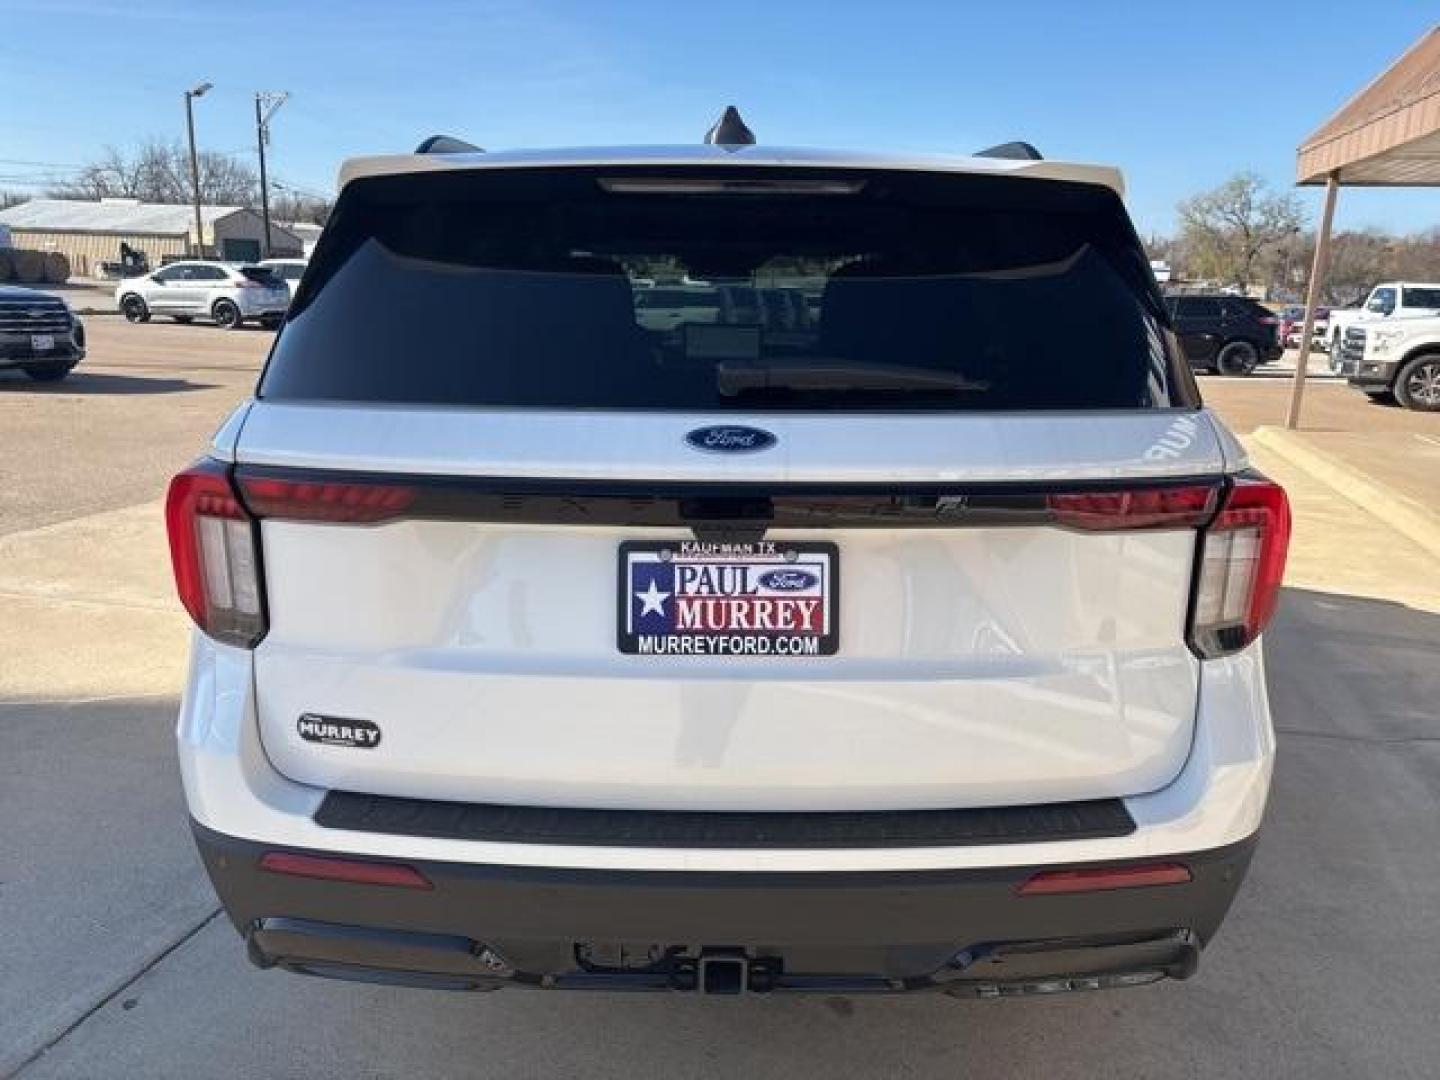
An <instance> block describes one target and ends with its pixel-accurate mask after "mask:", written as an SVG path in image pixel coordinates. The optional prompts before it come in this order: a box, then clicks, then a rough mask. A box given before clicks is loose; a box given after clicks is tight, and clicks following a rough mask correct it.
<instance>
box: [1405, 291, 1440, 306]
mask: <svg viewBox="0 0 1440 1080" xmlns="http://www.w3.org/2000/svg"><path fill="white" fill-rule="evenodd" d="M1404 295H1405V306H1406V307H1413V308H1440V289H1410V288H1407V289H1406V290H1405V294H1404Z"/></svg>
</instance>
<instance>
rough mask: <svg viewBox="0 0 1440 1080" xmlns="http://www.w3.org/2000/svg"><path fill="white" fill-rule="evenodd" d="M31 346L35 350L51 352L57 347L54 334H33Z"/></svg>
mask: <svg viewBox="0 0 1440 1080" xmlns="http://www.w3.org/2000/svg"><path fill="white" fill-rule="evenodd" d="M30 348H31V349H32V350H33V351H35V352H49V351H50V350H51V349H53V348H55V335H54V334H31V335H30Z"/></svg>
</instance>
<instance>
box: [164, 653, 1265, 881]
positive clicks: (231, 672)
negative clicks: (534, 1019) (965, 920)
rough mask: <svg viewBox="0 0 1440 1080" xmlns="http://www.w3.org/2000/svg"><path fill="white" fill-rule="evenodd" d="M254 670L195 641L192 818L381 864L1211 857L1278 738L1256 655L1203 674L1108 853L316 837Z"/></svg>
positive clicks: (304, 791)
mask: <svg viewBox="0 0 1440 1080" xmlns="http://www.w3.org/2000/svg"><path fill="white" fill-rule="evenodd" d="M253 660H254V658H253V656H252V654H251V653H248V652H246V651H244V650H241V649H236V648H231V647H229V646H224V645H219V644H217V643H215V642H214V641H212V640H210V639H209V638H206V637H205V636H204V635H202V634H200V633H199V632H196V633H195V634H194V636H193V646H192V650H191V658H190V671H189V678H188V679H187V683H186V690H185V698H184V701H183V703H182V706H181V712H180V719H179V727H178V731H177V735H178V744H179V754H180V770H181V775H182V776H183V778H184V783H185V795H186V801H187V802H188V804H189V808H190V813H191V814H192V815H193V816H194V818H195V820H196V821H197V822H199V824H201V825H203V826H205V827H206V828H209V829H213V830H215V831H216V832H220V833H224V834H227V835H230V836H235V837H240V838H243V839H247V840H254V841H258V842H260V843H266V844H273V845H275V846H276V847H298V848H312V849H321V850H333V851H342V852H348V853H351V854H355V855H369V856H373V857H376V858H397V859H416V860H432V859H433V860H437V861H443V862H455V863H481V864H495V865H503V866H534V867H566V868H575V869H596V870H672V871H729V872H742V873H743V872H767V871H768V872H777V871H793V872H816V873H819V872H849V871H865V870H879V871H885V870H939V869H963V868H976V867H999V866H1045V865H1050V864H1065V863H1076V862H1089V861H1096V862H1098V861H1104V860H1110V859H1145V858H1160V857H1165V856H1172V855H1183V854H1185V853H1188V852H1199V851H1207V850H1211V849H1213V848H1219V847H1224V846H1226V845H1228V844H1232V843H1235V842H1237V841H1240V840H1244V839H1247V838H1249V837H1251V836H1253V835H1254V834H1255V832H1256V831H1257V830H1258V829H1259V827H1260V821H1261V818H1262V816H1263V814H1264V810H1265V804H1266V800H1267V797H1268V793H1269V788H1270V776H1271V771H1272V767H1273V764H1274V756H1275V736H1274V732H1273V729H1272V727H1271V722H1270V712H1269V707H1268V704H1267V701H1266V696H1265V671H1264V663H1263V654H1262V651H1261V645H1260V644H1259V643H1257V644H1255V645H1252V646H1251V647H1250V648H1248V649H1246V650H1245V651H1243V652H1241V653H1237V654H1235V655H1234V656H1230V657H1227V658H1226V659H1224V660H1212V661H1206V662H1205V663H1202V664H1200V665H1199V680H1200V693H1199V704H1198V709H1197V711H1196V715H1195V725H1194V735H1193V739H1192V745H1191V749H1190V753H1189V756H1188V758H1187V760H1186V762H1185V765H1184V767H1183V768H1182V769H1181V771H1180V773H1179V775H1178V776H1176V777H1175V778H1174V779H1173V780H1172V781H1171V782H1170V783H1169V784H1167V785H1166V786H1165V787H1163V788H1161V789H1159V790H1157V791H1153V792H1150V793H1148V794H1145V795H1136V796H1131V797H1129V798H1127V799H1126V800H1125V805H1126V806H1127V808H1128V809H1129V811H1130V814H1131V816H1132V817H1133V818H1134V819H1135V822H1136V825H1137V828H1136V830H1135V831H1134V832H1133V833H1131V834H1130V835H1128V836H1121V837H1110V838H1106V839H1100V840H1064V841H1051V842H1046V843H1033V844H1032V843H1026V844H994V845H968V846H964V847H930V848H867V849H843V848H842V849H824V850H755V849H746V850H727V849H676V848H626V847H574V846H565V845H536V844H502V843H489V842H474V841H463V840H441V839H431V838H425V837H411V836H396V835H389V834H382V833H369V832H351V831H347V830H341V829H327V828H323V827H321V826H319V825H316V824H315V822H314V821H313V820H312V815H313V814H314V812H315V810H316V809H317V808H318V807H319V805H320V802H321V800H322V799H323V798H324V796H325V790H324V789H323V788H320V787H315V786H311V785H306V784H300V783H297V782H296V781H294V780H291V779H288V778H287V777H285V776H283V775H282V774H281V773H279V772H278V771H277V770H276V769H275V767H274V765H273V764H272V763H271V762H270V760H269V758H268V757H267V755H266V753H265V749H264V747H263V746H262V745H261V741H260V726H259V720H258V717H257V712H256V694H255V679H254V672H253Z"/></svg>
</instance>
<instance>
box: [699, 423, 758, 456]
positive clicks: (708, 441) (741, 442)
mask: <svg viewBox="0 0 1440 1080" xmlns="http://www.w3.org/2000/svg"><path fill="white" fill-rule="evenodd" d="M685 441H686V442H687V443H689V444H690V445H691V446H693V447H694V448H695V449H696V450H704V451H706V452H707V453H711V454H753V453H755V452H756V451H758V450H769V449H770V447H772V446H774V445H775V444H776V442H778V441H779V440H778V439H776V438H775V436H774V435H772V434H771V433H770V432H768V431H762V430H760V429H759V428H753V427H743V426H741V425H738V424H717V425H716V426H714V427H702V428H696V429H695V430H694V431H691V432H687V433H686V435H685Z"/></svg>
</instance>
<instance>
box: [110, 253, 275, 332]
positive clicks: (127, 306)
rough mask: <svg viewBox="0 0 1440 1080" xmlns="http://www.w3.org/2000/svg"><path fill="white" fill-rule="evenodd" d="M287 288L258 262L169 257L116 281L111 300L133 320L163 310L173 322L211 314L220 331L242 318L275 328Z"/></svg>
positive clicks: (240, 322)
mask: <svg viewBox="0 0 1440 1080" xmlns="http://www.w3.org/2000/svg"><path fill="white" fill-rule="evenodd" d="M289 303H290V292H289V290H288V289H287V288H286V287H285V282H283V281H282V280H281V279H280V278H279V277H277V276H276V275H275V274H274V273H273V272H272V271H270V270H268V269H266V268H265V267H262V266H242V265H235V264H231V263H223V262H202V261H198V260H196V261H187V262H173V263H170V264H169V265H168V266H163V267H161V268H160V269H159V270H156V271H154V272H153V273H149V274H143V275H141V276H140V277H133V278H126V279H124V280H123V281H121V282H120V284H118V285H116V286H115V304H116V306H117V307H118V308H119V309H120V313H121V314H122V315H124V316H125V318H126V319H127V320H128V321H130V322H134V323H139V322H149V321H150V319H151V317H153V316H155V315H166V316H169V317H170V318H172V319H174V320H175V321H176V322H190V321H191V320H193V319H210V320H212V321H213V322H214V323H215V325H216V326H218V327H220V328H221V329H224V330H234V329H236V328H237V327H239V326H241V325H242V324H244V323H246V322H256V323H259V324H260V325H261V326H264V327H266V328H269V329H274V328H275V327H277V326H279V325H280V321H281V319H282V318H284V316H285V308H286V306H287V305H288V304H289Z"/></svg>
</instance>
